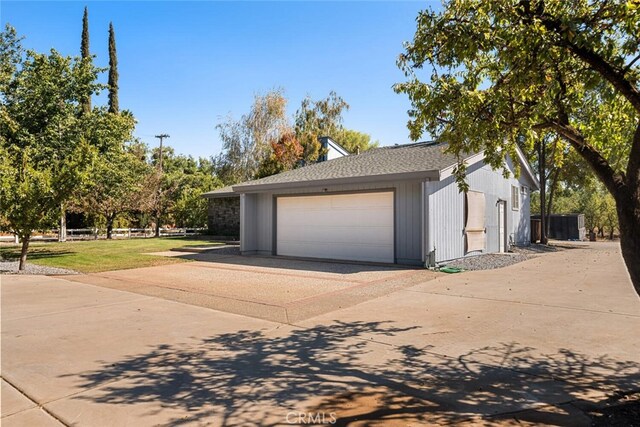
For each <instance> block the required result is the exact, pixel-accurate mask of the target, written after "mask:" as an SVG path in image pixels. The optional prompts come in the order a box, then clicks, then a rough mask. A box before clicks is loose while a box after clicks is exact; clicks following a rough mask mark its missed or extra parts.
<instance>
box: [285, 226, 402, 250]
mask: <svg viewBox="0 0 640 427" xmlns="http://www.w3.org/2000/svg"><path fill="white" fill-rule="evenodd" d="M364 231H371V232H364ZM328 236H331V239H330V240H329V238H328ZM324 240H326V241H327V242H328V243H339V244H347V243H354V244H375V245H386V244H389V242H391V241H393V230H390V229H389V228H388V227H377V228H375V227H367V230H362V227H351V226H349V227H331V228H330V229H327V228H308V229H304V230H294V229H293V228H290V227H288V228H287V229H285V230H283V231H282V232H281V233H278V242H279V243H280V242H285V241H288V242H295V241H309V242H322V241H324ZM278 247H280V245H278Z"/></svg>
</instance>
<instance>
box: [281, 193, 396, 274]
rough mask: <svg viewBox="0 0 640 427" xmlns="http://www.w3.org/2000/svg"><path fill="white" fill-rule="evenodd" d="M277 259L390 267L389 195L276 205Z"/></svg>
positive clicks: (294, 199) (334, 197) (305, 198)
mask: <svg viewBox="0 0 640 427" xmlns="http://www.w3.org/2000/svg"><path fill="white" fill-rule="evenodd" d="M276 230H277V241H276V245H277V253H278V255H287V256H297V257H310V258H327V259H344V260H354V261H373V262H389V263H392V262H394V252H393V193H392V192H384V193H357V194H336V195H322V196H295V197H279V198H278V199H277V224H276Z"/></svg>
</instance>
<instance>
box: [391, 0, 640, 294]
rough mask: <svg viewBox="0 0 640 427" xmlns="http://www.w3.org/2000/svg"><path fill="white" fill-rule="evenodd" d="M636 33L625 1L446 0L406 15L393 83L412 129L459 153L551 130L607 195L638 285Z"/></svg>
mask: <svg viewBox="0 0 640 427" xmlns="http://www.w3.org/2000/svg"><path fill="white" fill-rule="evenodd" d="M639 37H640V3H638V2H634V1H629V2H623V1H618V2H610V1H588V0H573V1H543V0H521V1H517V2H513V1H510V0H494V1H490V2H489V1H479V0H455V1H454V0H452V1H447V2H445V4H444V8H443V10H442V11H441V12H433V11H423V12H421V13H420V14H419V15H418V18H417V31H416V33H415V36H414V39H413V41H412V42H411V43H408V44H407V45H406V48H405V52H404V53H403V54H402V55H401V56H400V58H399V66H400V67H401V68H402V69H403V70H404V71H405V73H406V75H407V77H408V81H406V82H404V83H400V84H397V85H396V86H395V89H396V91H397V92H401V93H405V94H407V95H408V96H409V99H410V101H411V103H412V108H411V110H410V111H409V116H410V121H409V129H410V132H411V136H412V137H413V138H414V139H418V138H419V137H420V136H421V135H422V134H423V133H424V132H425V131H426V132H429V133H430V134H431V135H433V136H435V137H436V138H437V139H439V140H441V141H444V142H448V143H449V151H450V152H452V153H455V154H458V155H459V156H460V158H462V157H463V154H464V153H466V152H471V151H476V150H484V153H485V156H486V159H487V162H488V163H489V164H491V165H492V166H493V167H495V168H500V167H503V165H504V158H505V156H506V155H507V154H510V155H511V156H512V157H514V156H515V146H516V143H517V141H519V140H521V139H524V141H525V144H528V145H529V146H532V145H533V143H534V141H535V140H536V138H537V137H538V135H537V133H538V132H541V131H542V132H546V131H549V130H550V131H553V132H556V133H557V134H558V135H560V136H561V137H562V138H563V139H564V140H565V141H567V143H569V144H570V145H571V146H573V147H574V148H575V150H576V152H577V153H578V154H579V155H580V156H581V157H582V158H583V159H584V160H585V162H586V163H587V164H588V165H589V166H590V167H591V168H592V169H593V171H594V172H595V174H596V176H597V177H598V179H599V180H600V181H602V183H603V184H604V185H605V187H606V188H607V190H608V191H609V192H610V193H611V194H612V196H613V198H614V199H615V202H616V209H617V214H618V219H619V223H620V233H621V247H622V254H623V257H624V259H625V262H626V265H627V269H628V271H629V274H630V276H631V280H632V282H633V284H634V286H635V289H636V291H637V292H638V293H639V294H640V123H639V122H640V120H639V118H640V89H639V86H638V84H639V79H640V39H639ZM425 69H426V71H425ZM426 73H429V74H426ZM425 80H426V81H425ZM464 173H465V166H464V164H462V163H460V164H459V165H458V168H457V169H456V176H457V177H458V180H459V184H460V185H461V187H462V188H464V180H463V178H464Z"/></svg>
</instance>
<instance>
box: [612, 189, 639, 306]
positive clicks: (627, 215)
mask: <svg viewBox="0 0 640 427" xmlns="http://www.w3.org/2000/svg"><path fill="white" fill-rule="evenodd" d="M620 199H622V198H620ZM620 199H619V200H617V203H616V206H617V211H618V221H619V227H620V248H621V249H622V257H623V258H624V261H625V264H626V265H627V270H628V271H629V276H631V282H633V286H634V288H635V289H636V293H637V294H638V295H640V200H638V198H637V197H636V198H635V200H634V198H626V197H625V199H626V200H620Z"/></svg>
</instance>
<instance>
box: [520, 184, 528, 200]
mask: <svg viewBox="0 0 640 427" xmlns="http://www.w3.org/2000/svg"><path fill="white" fill-rule="evenodd" d="M520 194H521V195H522V197H524V196H526V195H527V187H525V186H524V185H523V186H522V187H520Z"/></svg>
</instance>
